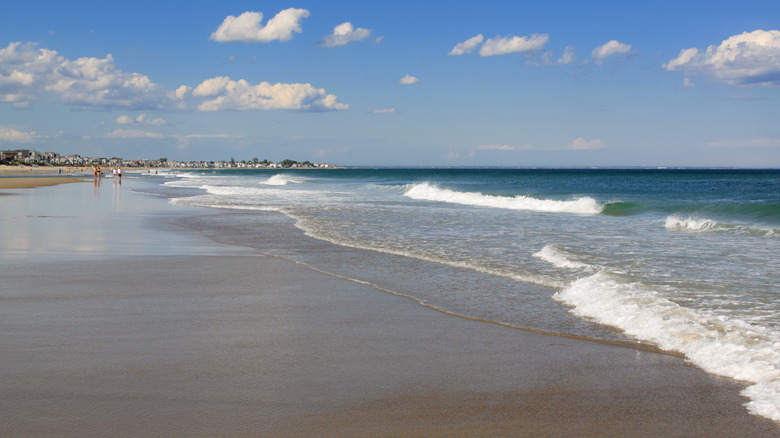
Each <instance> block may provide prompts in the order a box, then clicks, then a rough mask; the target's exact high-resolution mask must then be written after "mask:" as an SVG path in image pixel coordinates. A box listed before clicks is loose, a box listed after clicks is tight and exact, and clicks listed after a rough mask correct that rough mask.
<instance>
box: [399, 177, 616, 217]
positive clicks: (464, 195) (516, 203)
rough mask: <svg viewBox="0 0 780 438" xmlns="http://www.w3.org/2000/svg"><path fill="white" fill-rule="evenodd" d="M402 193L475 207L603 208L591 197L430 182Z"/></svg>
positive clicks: (554, 210) (594, 211)
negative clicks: (462, 188) (492, 191)
mask: <svg viewBox="0 0 780 438" xmlns="http://www.w3.org/2000/svg"><path fill="white" fill-rule="evenodd" d="M404 196H406V197H409V198H412V199H418V200H423V201H439V202H448V203H452V204H460V205H470V206H475V207H489V208H502V209H508V210H529V211H541V212H549V213H576V214H598V213H601V212H602V210H603V209H604V206H603V205H601V204H599V203H598V202H597V201H596V200H595V199H593V198H591V197H587V196H585V197H582V198H577V199H572V200H568V201H560V200H555V199H537V198H533V197H530V196H522V195H518V196H514V197H510V196H494V195H486V194H483V193H475V192H458V191H454V190H449V189H443V188H440V187H438V186H436V185H434V184H430V183H427V182H426V183H419V184H412V185H410V186H409V188H407V189H406V191H405V192H404Z"/></svg>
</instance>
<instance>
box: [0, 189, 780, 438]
mask: <svg viewBox="0 0 780 438" xmlns="http://www.w3.org/2000/svg"><path fill="white" fill-rule="evenodd" d="M6 179H26V178H6ZM36 179H45V178H36ZM53 179H58V178H53ZM2 182H3V178H0V183H2ZM144 183H146V182H144V181H140V180H134V179H132V178H126V179H125V181H123V182H122V184H118V182H114V181H104V182H103V183H102V184H100V185H95V184H61V185H54V186H48V187H37V188H34V189H32V190H27V189H19V188H15V187H13V186H10V187H9V186H0V189H2V191H3V192H5V193H9V194H10V195H9V196H4V197H2V199H0V219H1V222H0V223H2V227H3V229H2V233H3V236H4V239H3V240H2V243H0V261H2V266H3V270H4V274H3V277H2V288H1V289H0V290H1V292H0V331H2V333H3V336H2V337H0V395H2V397H0V435H2V436H4V437H33V436H35V437H49V436H50V437H102V436H112V437H137V436H160V437H162V436H165V437H179V436H181V437H185V436H186V437H215V436H220V437H265V436H269V437H277V436H278V437H293V436H333V437H336V436H338V437H343V436H356V437H362V436H388V437H390V436H420V437H423V436H425V437H431V436H442V437H443V436H448V437H450V436H469V437H471V436H708V437H713V436H723V437H727V436H729V437H730V436H764V437H768V436H780V426H779V425H778V424H776V423H774V422H772V421H770V420H767V419H764V418H761V417H757V416H753V415H750V414H749V413H748V412H747V410H746V409H745V408H744V406H743V404H744V403H745V402H746V399H745V398H744V397H742V396H740V395H739V392H740V391H741V389H742V388H744V385H742V384H740V383H739V382H735V381H732V380H729V379H725V378H718V377H715V376H712V375H709V374H707V373H705V372H703V371H701V370H700V369H698V368H696V367H693V366H691V365H688V364H686V363H685V361H684V360H683V359H682V358H681V357H678V356H675V355H670V354H663V353H655V352H649V351H644V350H639V349H634V348H630V347H624V346H615V345H609V344H605V343H599V342H590V341H584V340H578V339H571V338H564V337H558V336H550V335H544V334H538V333H532V332H527V331H523V330H518V329H513V328H509V327H504V326H500V325H496V324H490V323H484V322H480V321H472V320H468V319H464V318H460V317H456V316H452V315H447V314H444V313H441V312H437V311H435V310H432V309H429V308H426V307H424V306H421V305H420V304H418V303H417V302H415V301H413V300H410V299H407V298H404V297H400V296H396V295H392V294H389V293H386V292H382V291H380V290H378V289H376V288H373V287H371V286H370V285H367V284H361V283H357V282H354V281H349V280H348V279H344V278H338V277H335V276H331V275H327V274H325V273H322V272H318V271H316V270H313V269H310V268H309V267H307V266H305V265H302V264H298V263H294V262H291V261H289V260H285V259H282V258H277V257H269V256H266V255H263V254H262V251H261V250H254V249H249V248H243V247H239V246H230V245H222V244H217V243H215V242H212V241H211V240H208V239H207V238H205V237H203V236H201V235H200V234H198V233H197V232H195V231H193V230H189V229H184V228H180V227H175V226H173V225H171V224H169V223H168V222H169V220H170V219H171V218H173V217H184V216H188V215H197V214H209V212H208V211H206V210H200V209H197V208H192V207H181V206H173V205H170V204H169V203H168V202H167V200H166V199H164V198H160V197H155V196H151V195H144V194H141V193H137V192H134V191H133V190H134V189H138V188H139V187H142V185H143V184H144ZM37 185H44V184H37ZM259 232H262V230H260V231H259Z"/></svg>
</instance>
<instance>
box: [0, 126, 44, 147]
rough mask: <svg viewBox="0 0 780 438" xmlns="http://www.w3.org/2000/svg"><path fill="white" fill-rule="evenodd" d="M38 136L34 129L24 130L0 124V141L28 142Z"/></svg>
mask: <svg viewBox="0 0 780 438" xmlns="http://www.w3.org/2000/svg"><path fill="white" fill-rule="evenodd" d="M36 138H38V135H37V134H36V133H35V131H30V132H24V131H19V130H17V129H14V128H12V127H10V126H0V141H3V142H13V143H30V142H32V141H34V140H35V139H36Z"/></svg>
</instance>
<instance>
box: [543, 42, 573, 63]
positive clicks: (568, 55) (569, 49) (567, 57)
mask: <svg viewBox="0 0 780 438" xmlns="http://www.w3.org/2000/svg"><path fill="white" fill-rule="evenodd" d="M552 57H553V53H552V52H544V53H543V54H542V64H544V65H566V64H571V63H572V62H574V46H566V48H565V49H564V50H563V54H562V55H561V57H560V58H558V59H557V60H555V61H553V60H552Z"/></svg>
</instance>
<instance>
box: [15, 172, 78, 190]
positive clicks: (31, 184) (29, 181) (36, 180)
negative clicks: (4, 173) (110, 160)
mask: <svg viewBox="0 0 780 438" xmlns="http://www.w3.org/2000/svg"><path fill="white" fill-rule="evenodd" d="M85 181H87V179H86V178H85V177H83V176H82V177H78V176H70V175H62V176H60V175H56V176H55V175H52V176H14V177H0V190H4V189H32V188H35V187H44V186H53V185H57V184H65V183H74V182H85ZM6 194H7V193H6Z"/></svg>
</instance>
